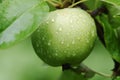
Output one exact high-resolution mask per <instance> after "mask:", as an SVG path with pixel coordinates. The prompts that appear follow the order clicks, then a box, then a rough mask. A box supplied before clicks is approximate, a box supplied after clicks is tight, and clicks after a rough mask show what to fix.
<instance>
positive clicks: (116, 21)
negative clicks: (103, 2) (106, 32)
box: [107, 5, 120, 28]
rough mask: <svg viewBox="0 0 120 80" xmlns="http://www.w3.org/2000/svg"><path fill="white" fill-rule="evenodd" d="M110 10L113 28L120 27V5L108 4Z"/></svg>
mask: <svg viewBox="0 0 120 80" xmlns="http://www.w3.org/2000/svg"><path fill="white" fill-rule="evenodd" d="M107 8H108V10H109V21H110V24H111V25H112V26H113V28H118V27H120V6H113V5H108V6H107Z"/></svg>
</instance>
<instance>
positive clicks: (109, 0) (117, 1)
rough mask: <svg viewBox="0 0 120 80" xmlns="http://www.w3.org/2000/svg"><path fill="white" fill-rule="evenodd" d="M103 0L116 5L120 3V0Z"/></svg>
mask: <svg viewBox="0 0 120 80" xmlns="http://www.w3.org/2000/svg"><path fill="white" fill-rule="evenodd" d="M101 1H103V2H106V3H109V4H112V5H116V6H119V5H120V0H101Z"/></svg>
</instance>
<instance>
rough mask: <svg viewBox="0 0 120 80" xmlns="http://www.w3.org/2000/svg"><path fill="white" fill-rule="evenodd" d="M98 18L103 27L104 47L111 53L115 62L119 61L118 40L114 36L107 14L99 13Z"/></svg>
mask: <svg viewBox="0 0 120 80" xmlns="http://www.w3.org/2000/svg"><path fill="white" fill-rule="evenodd" d="M99 19H100V23H101V24H102V26H103V29H104V39H105V45H106V48H107V50H108V51H109V53H110V54H111V55H112V58H113V59H115V60H116V61H117V62H120V50H119V49H120V47H119V40H118V38H117V36H116V33H115V31H114V29H113V28H112V26H111V25H110V23H109V19H108V16H107V15H101V16H100V17H99Z"/></svg>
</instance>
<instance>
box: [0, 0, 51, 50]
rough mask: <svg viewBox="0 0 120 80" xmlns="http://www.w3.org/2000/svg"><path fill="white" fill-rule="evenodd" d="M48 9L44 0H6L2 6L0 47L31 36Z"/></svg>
mask: <svg viewBox="0 0 120 80" xmlns="http://www.w3.org/2000/svg"><path fill="white" fill-rule="evenodd" d="M48 11H49V7H48V5H47V4H46V2H44V1H43V0H5V1H4V2H3V3H2V6H1V7H0V32H1V33H0V48H6V47H8V46H10V45H13V44H15V43H17V42H19V41H21V40H23V39H25V38H26V37H28V36H30V35H31V34H32V33H33V32H34V31H35V30H36V29H37V28H38V26H39V24H40V23H41V22H42V19H43V18H44V16H45V15H46V14H47V13H48Z"/></svg>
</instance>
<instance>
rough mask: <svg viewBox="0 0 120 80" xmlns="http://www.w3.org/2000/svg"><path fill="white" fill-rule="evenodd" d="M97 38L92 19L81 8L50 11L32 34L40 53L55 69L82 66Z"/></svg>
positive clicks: (36, 50) (37, 50) (37, 51)
mask: <svg viewBox="0 0 120 80" xmlns="http://www.w3.org/2000/svg"><path fill="white" fill-rule="evenodd" d="M95 39H96V26H95V22H94V20H93V19H92V17H91V16H90V15H89V14H88V13H87V12H86V11H84V10H82V9H80V8H64V9H59V10H55V11H52V12H50V13H49V14H48V15H47V16H46V17H45V19H44V21H43V23H42V24H40V27H39V28H38V30H37V31H35V33H34V34H33V35H32V44H33V48H34V49H35V52H36V54H37V55H38V56H39V57H40V58H41V59H42V60H43V61H44V62H45V63H47V64H49V65H51V66H61V65H63V64H66V63H69V64H71V65H76V64H79V63H81V62H82V61H83V60H84V59H85V58H86V57H87V56H88V55H89V54H90V52H91V50H92V48H93V46H94V42H95Z"/></svg>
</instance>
